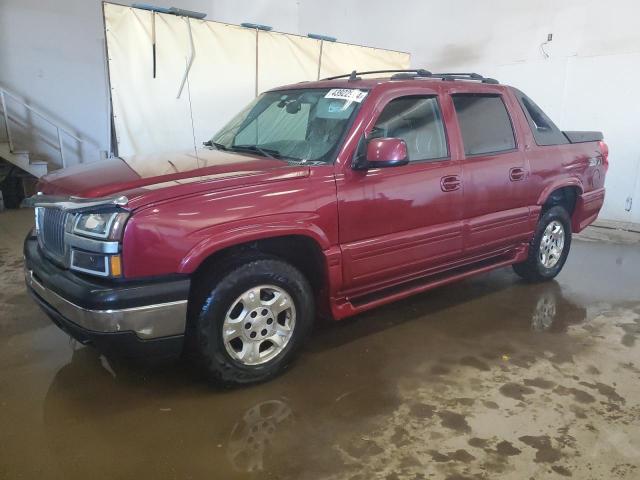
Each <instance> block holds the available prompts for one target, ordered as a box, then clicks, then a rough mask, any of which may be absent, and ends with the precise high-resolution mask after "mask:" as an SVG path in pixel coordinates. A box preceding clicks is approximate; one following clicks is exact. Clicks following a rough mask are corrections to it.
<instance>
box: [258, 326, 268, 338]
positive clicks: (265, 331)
mask: <svg viewBox="0 0 640 480" xmlns="http://www.w3.org/2000/svg"><path fill="white" fill-rule="evenodd" d="M260 333H261V334H262V336H263V337H264V336H265V335H266V334H267V329H266V328H265V329H264V330H262V331H261V332H260Z"/></svg>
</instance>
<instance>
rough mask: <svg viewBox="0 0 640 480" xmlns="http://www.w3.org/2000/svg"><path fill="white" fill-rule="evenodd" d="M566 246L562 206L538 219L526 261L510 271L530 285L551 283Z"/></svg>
mask: <svg viewBox="0 0 640 480" xmlns="http://www.w3.org/2000/svg"><path fill="white" fill-rule="evenodd" d="M570 247H571V218H570V217H569V214H568V213H567V211H566V210H565V209H564V208H563V207H561V206H555V207H551V208H550V209H549V210H547V211H546V212H544V213H543V214H542V216H541V217H540V221H539V222H538V227H537V228H536V233H535V235H534V237H533V241H532V242H531V244H530V246H529V256H528V257H527V260H525V261H524V262H522V263H517V264H515V265H513V269H514V271H515V272H516V273H517V274H518V275H520V276H521V277H522V278H524V279H525V280H528V281H531V282H542V281H545V280H551V279H552V278H554V277H555V276H556V275H558V273H560V270H562V267H563V266H564V263H565V262H566V260H567V256H568V255H569V249H570Z"/></svg>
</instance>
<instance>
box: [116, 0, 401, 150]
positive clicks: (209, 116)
mask: <svg viewBox="0 0 640 480" xmlns="http://www.w3.org/2000/svg"><path fill="white" fill-rule="evenodd" d="M104 14H105V27H106V38H107V50H108V64H109V77H110V81H111V97H112V104H113V117H114V124H115V135H116V139H117V142H118V153H119V154H120V155H125V156H126V155H131V154H139V153H156V152H163V151H175V150H184V149H188V148H193V147H194V144H195V145H200V144H201V143H202V142H203V141H205V140H208V139H209V138H211V136H212V135H213V134H214V133H215V132H216V131H217V130H218V129H219V128H220V127H222V126H223V125H224V124H225V123H226V122H227V121H228V120H230V119H231V118H232V116H233V115H235V114H236V113H237V112H238V111H240V110H241V109H242V108H243V107H244V106H245V105H246V104H247V103H249V102H250V101H251V100H252V99H253V98H254V97H255V95H256V90H257V91H258V92H262V91H264V90H268V89H270V88H273V87H276V86H279V85H284V84H288V83H295V82H300V81H303V80H316V79H317V78H318V77H320V78H323V77H326V76H331V75H339V74H344V73H348V72H350V71H351V70H353V69H357V70H379V69H404V68H409V54H408V53H402V52H394V51H390V50H382V49H378V48H370V47H361V46H357V45H349V44H343V43H337V42H321V41H319V40H314V39H311V38H307V37H301V36H298V35H290V34H284V33H277V32H264V31H256V30H252V29H247V28H243V27H239V26H237V25H229V24H225V23H220V22H212V21H207V20H196V19H193V18H189V19H187V18H184V17H177V16H175V15H168V14H161V13H156V14H155V15H154V14H152V12H150V11H147V10H140V9H136V8H132V7H127V6H123V5H116V4H112V3H105V4H104ZM154 16H155V35H156V77H155V78H153V55H152V41H151V39H152V28H153V27H152V25H153V21H152V18H153V17H154ZM189 30H191V35H192V38H193V44H194V52H195V58H194V61H193V65H192V67H191V70H190V73H189V76H188V81H187V83H186V84H185V86H184V89H183V91H182V93H181V95H180V98H176V96H177V94H178V90H179V87H180V83H181V81H182V78H183V75H184V72H185V69H186V67H187V63H188V60H189V57H190V52H191V49H190V37H189ZM256 52H257V56H256ZM256 57H257V58H256ZM256 64H257V70H258V75H257V77H256ZM256 79H257V87H256Z"/></svg>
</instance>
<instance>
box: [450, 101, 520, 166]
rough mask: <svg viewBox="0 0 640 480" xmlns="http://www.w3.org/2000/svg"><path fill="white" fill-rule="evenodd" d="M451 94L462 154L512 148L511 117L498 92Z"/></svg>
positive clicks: (478, 153) (514, 145) (513, 146)
mask: <svg viewBox="0 0 640 480" xmlns="http://www.w3.org/2000/svg"><path fill="white" fill-rule="evenodd" d="M452 97H453V105H454V106H455V109H456V115H457V117H458V124H459V125H460V132H461V133H462V141H463V142H464V153H465V154H466V155H480V154H483V153H497V152H504V151H507V150H513V149H514V148H516V141H515V137H514V135H513V126H512V125H511V119H510V118H509V113H508V112H507V107H505V105H504V102H503V101H502V97H501V96H500V95H485V94H476V93H462V94H455V95H452Z"/></svg>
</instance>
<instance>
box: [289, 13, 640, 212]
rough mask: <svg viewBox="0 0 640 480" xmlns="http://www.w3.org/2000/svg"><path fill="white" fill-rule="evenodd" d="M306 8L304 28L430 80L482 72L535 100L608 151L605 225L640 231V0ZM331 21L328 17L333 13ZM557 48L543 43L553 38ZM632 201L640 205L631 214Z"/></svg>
mask: <svg viewBox="0 0 640 480" xmlns="http://www.w3.org/2000/svg"><path fill="white" fill-rule="evenodd" d="M388 6H389V3H388V2H387V1H382V0H366V1H365V0H352V1H344V2H339V3H338V2H335V3H333V2H332V3H331V7H330V8H327V4H326V2H317V1H314V0H301V1H300V6H299V18H300V20H299V29H300V31H302V32H308V31H323V32H325V33H327V34H329V35H335V36H337V37H338V38H339V39H340V40H341V41H346V42H349V41H352V42H356V41H357V42H362V43H365V44H374V45H375V44H380V42H383V43H384V47H385V48H391V49H396V50H405V51H408V52H410V53H411V59H412V63H413V65H414V66H416V67H424V68H426V69H428V70H432V71H477V72H478V73H481V74H483V75H485V76H492V77H495V78H497V79H498V80H500V81H501V82H502V83H506V84H510V85H514V86H516V87H518V88H520V89H522V90H523V91H525V92H526V93H527V94H528V95H530V96H531V97H532V98H533V99H534V100H535V101H536V102H537V103H538V104H539V105H540V106H541V107H542V108H543V109H544V110H545V111H546V112H547V113H548V114H549V115H550V116H551V117H552V119H554V121H555V122H556V123H557V124H558V125H559V127H560V128H561V129H564V130H581V129H582V130H602V131H603V132H604V135H605V139H606V141H607V143H608V144H609V147H610V165H611V167H610V170H609V173H608V176H607V199H606V202H605V207H604V209H603V212H602V215H601V217H603V218H607V219H612V220H621V221H633V222H636V223H640V144H639V143H638V142H637V140H636V139H637V138H639V137H640V122H638V119H640V88H638V85H639V84H640V82H639V81H638V79H639V78H640V29H639V28H638V20H639V19H640V2H639V1H637V0H612V1H603V0H538V1H531V0H530V1H514V0H485V1H483V2H479V1H477V0H457V1H455V2H440V1H434V0H404V1H399V2H396V3H394V4H393V8H387V7H388ZM327 11H330V12H331V15H330V16H327V15H326V12H327ZM548 33H552V34H553V40H552V42H551V43H550V44H548V45H545V46H543V47H542V48H544V49H545V51H546V52H547V54H548V55H549V58H545V57H544V55H543V52H542V50H541V44H542V43H543V42H545V41H546V39H547V34H548ZM629 197H632V198H633V200H634V205H633V208H632V210H631V211H630V212H627V211H625V204H626V201H627V199H628V198H629Z"/></svg>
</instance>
